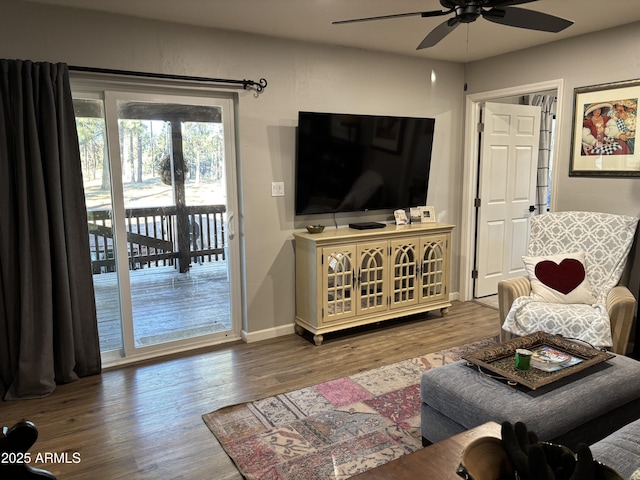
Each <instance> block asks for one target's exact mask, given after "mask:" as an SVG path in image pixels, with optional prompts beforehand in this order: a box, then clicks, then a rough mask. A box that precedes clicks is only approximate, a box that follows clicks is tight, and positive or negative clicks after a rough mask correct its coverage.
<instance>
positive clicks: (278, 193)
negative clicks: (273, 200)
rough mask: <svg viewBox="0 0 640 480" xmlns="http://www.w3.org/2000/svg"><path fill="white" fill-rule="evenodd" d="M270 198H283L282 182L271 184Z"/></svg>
mask: <svg viewBox="0 0 640 480" xmlns="http://www.w3.org/2000/svg"><path fill="white" fill-rule="evenodd" d="M271 196H272V197H284V182H271Z"/></svg>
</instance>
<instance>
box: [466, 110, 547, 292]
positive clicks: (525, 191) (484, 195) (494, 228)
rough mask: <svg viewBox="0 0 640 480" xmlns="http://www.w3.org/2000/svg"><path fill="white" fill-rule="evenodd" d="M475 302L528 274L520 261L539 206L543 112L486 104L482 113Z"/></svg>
mask: <svg viewBox="0 0 640 480" xmlns="http://www.w3.org/2000/svg"><path fill="white" fill-rule="evenodd" d="M483 118H484V119H485V120H484V125H485V128H484V132H483V133H482V135H481V148H480V166H479V172H480V179H479V186H478V198H479V201H480V206H479V208H478V227H477V240H476V262H475V270H476V274H477V275H476V279H475V284H474V286H475V291H474V296H475V297H484V296H487V295H493V294H495V293H497V291H498V290H497V286H498V282H499V281H500V280H504V279H507V278H513V277H515V276H518V275H521V274H523V273H524V266H523V264H522V260H521V256H522V255H524V254H525V253H526V246H527V240H528V235H529V217H530V215H531V213H530V212H529V206H530V205H535V187H536V170H537V161H538V142H539V137H540V107H533V106H528V105H511V104H498V103H487V104H485V106H484V110H483Z"/></svg>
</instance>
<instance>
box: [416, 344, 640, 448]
mask: <svg viewBox="0 0 640 480" xmlns="http://www.w3.org/2000/svg"><path fill="white" fill-rule="evenodd" d="M420 398H421V399H422V409H421V428H422V437H423V440H424V443H425V444H428V443H435V442H439V441H440V440H443V439H445V438H448V437H450V436H452V435H455V434H457V433H460V432H463V431H465V430H468V429H470V428H473V427H476V426H478V425H481V424H483V423H485V422H488V421H494V422H498V423H502V422H504V421H509V422H512V423H515V422H518V421H520V422H524V423H525V424H526V425H527V428H528V429H529V430H533V431H534V432H536V433H537V434H538V437H539V438H540V440H546V441H554V442H558V443H561V444H563V445H566V446H568V447H569V448H575V447H576V445H577V443H579V442H584V443H587V444H592V443H594V442H596V441H598V440H600V439H602V438H604V437H605V436H607V435H609V434H610V433H612V432H614V431H615V430H617V429H618V428H620V427H622V426H624V425H626V424H627V423H629V422H631V421H633V420H635V419H637V418H639V417H640V362H637V361H635V360H633V359H631V358H628V357H624V356H620V355H618V356H616V357H614V358H612V359H610V360H608V361H607V362H605V363H602V364H599V365H595V366H593V367H590V368H589V369H586V370H585V371H583V372H580V373H576V374H574V375H571V376H569V377H567V378H565V379H563V380H559V381H558V382H555V383H552V384H550V385H547V386H545V387H542V388H540V389H538V390H529V389H527V388H525V387H520V386H518V387H513V386H509V385H507V384H506V383H505V382H503V381H500V380H497V379H494V378H489V377H487V376H485V375H482V374H481V373H479V372H478V369H477V367H475V366H471V367H470V366H468V365H467V362H466V361H465V360H460V361H458V362H455V363H451V364H449V365H444V366H442V367H439V368H434V369H432V370H428V371H427V372H425V373H424V374H423V376H422V380H421V386H420Z"/></svg>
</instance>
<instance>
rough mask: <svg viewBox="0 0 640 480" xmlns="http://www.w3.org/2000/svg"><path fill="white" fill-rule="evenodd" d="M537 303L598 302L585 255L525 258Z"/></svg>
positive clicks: (568, 254)
mask: <svg viewBox="0 0 640 480" xmlns="http://www.w3.org/2000/svg"><path fill="white" fill-rule="evenodd" d="M522 260H523V261H524V266H525V269H526V270H527V275H528V276H529V280H530V281H531V292H532V296H533V298H534V300H535V301H536V302H547V303H586V304H589V305H593V304H594V303H595V302H596V299H595V298H594V297H593V290H592V289H591V285H590V284H589V276H588V275H587V267H586V265H587V263H586V260H585V254H584V252H576V253H562V254H556V255H547V256H544V257H522Z"/></svg>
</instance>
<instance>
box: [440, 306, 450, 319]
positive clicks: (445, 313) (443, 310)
mask: <svg viewBox="0 0 640 480" xmlns="http://www.w3.org/2000/svg"><path fill="white" fill-rule="evenodd" d="M440 313H441V314H442V316H443V317H444V316H445V315H448V314H449V307H444V308H441V309H440Z"/></svg>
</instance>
